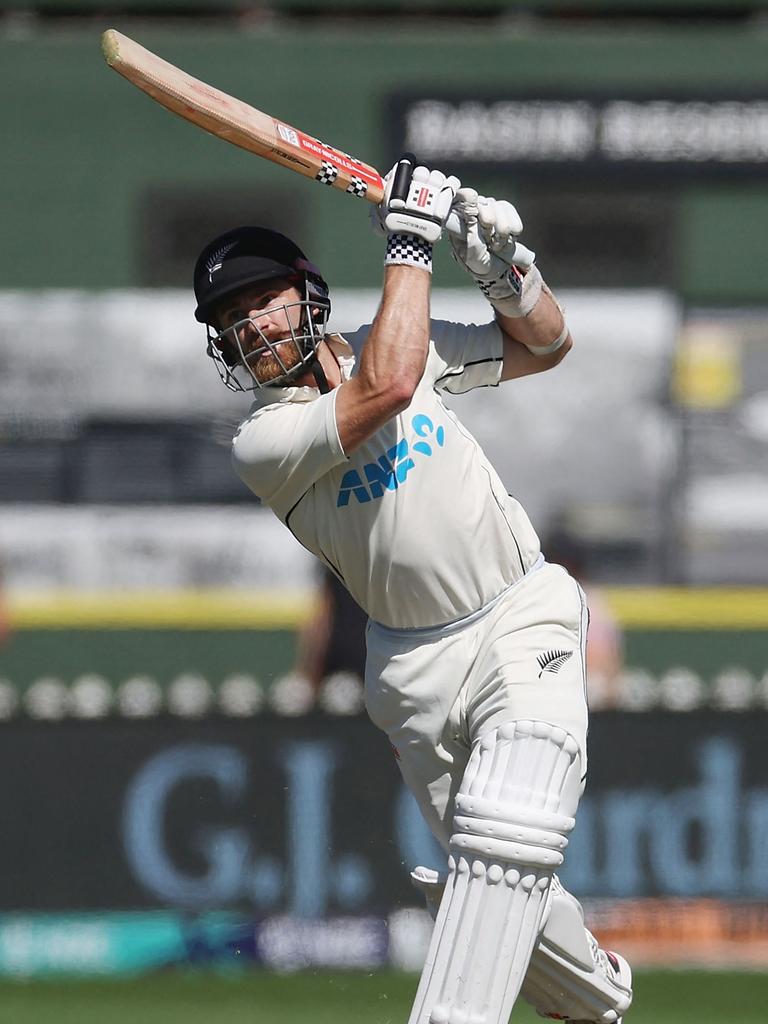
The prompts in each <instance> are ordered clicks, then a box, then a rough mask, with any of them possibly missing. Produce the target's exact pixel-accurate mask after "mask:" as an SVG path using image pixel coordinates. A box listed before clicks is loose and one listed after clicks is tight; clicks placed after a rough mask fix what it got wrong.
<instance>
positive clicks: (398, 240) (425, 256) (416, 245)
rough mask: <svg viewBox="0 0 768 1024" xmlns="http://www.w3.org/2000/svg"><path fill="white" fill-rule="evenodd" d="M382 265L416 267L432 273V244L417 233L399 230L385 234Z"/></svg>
mask: <svg viewBox="0 0 768 1024" xmlns="http://www.w3.org/2000/svg"><path fill="white" fill-rule="evenodd" d="M384 266H385V267H394V266H403V267H418V268H419V269H420V270H426V271H428V272H429V273H430V274H431V273H432V246H431V244H430V243H429V242H425V241H424V239H423V238H419V237H418V235H406V234H402V233H400V232H395V233H394V234H391V235H387V250H386V252H385V254H384Z"/></svg>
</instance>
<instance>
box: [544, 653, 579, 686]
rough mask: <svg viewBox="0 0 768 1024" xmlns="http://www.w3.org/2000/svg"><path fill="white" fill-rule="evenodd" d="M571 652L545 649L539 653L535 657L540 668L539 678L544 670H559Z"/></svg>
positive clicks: (553, 671)
mask: <svg viewBox="0 0 768 1024" xmlns="http://www.w3.org/2000/svg"><path fill="white" fill-rule="evenodd" d="M572 654H573V651H545V652H544V653H543V654H540V655H539V656H538V658H537V659H536V661H538V663H539V668H540V669H541V672H539V679H541V676H542V673H544V672H552V673H555V672H559V671H560V669H561V668H562V667H563V665H564V664H565V663H566V661H568V659H569V658H570V656H571V655H572Z"/></svg>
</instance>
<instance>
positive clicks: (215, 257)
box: [205, 242, 237, 281]
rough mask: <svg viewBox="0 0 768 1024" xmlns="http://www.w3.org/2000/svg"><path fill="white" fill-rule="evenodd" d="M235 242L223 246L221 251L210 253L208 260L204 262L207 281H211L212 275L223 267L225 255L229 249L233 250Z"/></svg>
mask: <svg viewBox="0 0 768 1024" xmlns="http://www.w3.org/2000/svg"><path fill="white" fill-rule="evenodd" d="M236 245H237V242H230V243H229V245H223V246H222V247H221V249H217V250H216V252H213V253H211V255H210V256H209V257H208V259H207V260H206V261H205V269H206V270H207V271H208V280H209V281H213V275H214V274H215V273H216V271H217V270H221V268H222V267H223V266H224V257H225V256H226V255H227V253H228V252H229V250H230V249H234V248H235V246H236Z"/></svg>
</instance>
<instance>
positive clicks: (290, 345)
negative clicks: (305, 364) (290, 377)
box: [247, 336, 302, 384]
mask: <svg viewBox="0 0 768 1024" xmlns="http://www.w3.org/2000/svg"><path fill="white" fill-rule="evenodd" d="M271 344H272V346H273V347H275V348H277V351H278V353H279V355H280V360H279V361H278V358H277V356H276V355H275V354H274V352H273V351H272V350H271V349H265V350H264V351H263V352H259V353H254V354H252V355H249V356H247V360H248V367H249V369H250V370H251V372H252V373H253V375H254V376H255V377H256V379H257V380H258V382H259V383H260V384H269V383H270V381H273V380H275V379H276V378H277V377H282V376H283V374H285V373H286V371H287V370H292V369H293V368H294V366H297V365H298V364H299V363H300V362H301V358H302V357H301V353H300V352H299V349H298V346H297V345H296V342H295V341H294V340H293V338H291V337H290V336H289V337H287V338H283V339H280V340H279V341H273V342H272V343H271ZM281 363H282V365H281Z"/></svg>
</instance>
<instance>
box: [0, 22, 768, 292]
mask: <svg viewBox="0 0 768 1024" xmlns="http://www.w3.org/2000/svg"><path fill="white" fill-rule="evenodd" d="M62 24H63V23H62ZM80 24H82V23H80ZM110 24H111V25H113V26H114V27H116V28H118V29H123V30H124V31H126V32H127V33H128V34H130V35H133V36H134V37H136V38H137V39H138V40H139V41H140V42H142V43H144V44H145V45H147V46H148V47H149V48H150V49H154V50H156V51H157V52H159V53H160V54H162V55H163V56H165V57H166V58H167V59H169V60H171V61H172V62H174V63H177V64H179V65H181V66H182V67H184V68H185V69H186V70H188V71H189V72H191V73H192V74H195V75H197V76H199V77H201V78H204V79H206V80H207V81H209V82H210V83H212V84H214V85H217V86H219V87H220V88H222V89H224V90H225V91H228V92H231V93H234V94H235V95H238V96H240V97H242V98H243V99H246V100H248V101H250V102H252V103H253V104H254V105H256V106H258V107H260V108H262V109H264V110H266V111H268V112H270V113H273V114H274V115H276V116H279V117H281V118H283V119H285V120H286V121H288V122H289V123H292V124H294V125H296V126H297V127H299V128H302V129H304V130H306V131H309V132H310V133H311V134H314V135H316V136H318V137H320V138H322V139H327V140H328V141H329V142H331V143H333V144H335V145H336V146H338V147H339V148H341V149H344V150H346V151H348V152H351V153H354V154H355V155H359V156H360V157H361V158H363V159H365V160H367V161H368V162H370V163H373V164H375V165H377V166H379V167H380V168H382V169H386V167H387V166H388V162H389V161H390V159H391V157H392V153H391V152H390V143H389V141H388V138H387V132H388V125H387V123H386V108H387V102H388V98H389V96H390V94H391V92H393V91H396V90H411V89H413V90H418V89H419V88H420V87H436V88H437V87H439V88H441V89H445V88H450V89H452V90H455V91H459V92H460V91H461V89H462V88H466V90H467V92H468V94H470V93H472V92H477V91H482V90H484V89H485V90H488V91H495V92H498V91H499V90H502V91H503V89H504V87H505V86H509V88H510V90H512V91H513V92H514V90H516V89H519V88H520V87H521V84H522V85H524V86H525V87H526V88H528V89H537V88H548V89H552V90H557V91H561V90H562V91H564V92H568V93H572V94H573V95H578V92H579V90H580V89H585V90H586V89H589V90H593V89H600V90H611V89H616V90H620V89H627V90H631V89H634V90H646V91H648V92H649V93H651V94H654V92H655V93H656V94H658V92H659V90H662V91H663V90H670V91H674V90H675V89H679V90H683V91H686V92H687V91H688V90H691V89H699V90H701V92H702V94H708V95H710V96H711V95H714V96H717V95H719V94H720V93H730V92H733V91H735V90H740V91H742V92H743V93H744V94H745V95H760V94H763V95H765V94H767V93H768V29H765V28H763V29H762V30H761V29H760V28H759V26H758V27H756V28H755V27H750V28H749V29H748V28H747V27H744V28H743V29H742V28H738V29H737V28H733V27H723V25H712V26H710V27H698V28H690V27H686V26H685V25H683V24H675V23H670V24H669V25H667V26H666V27H664V28H663V29H660V28H651V27H644V26H639V27H632V26H627V27H624V28H617V29H614V30H613V31H608V29H607V28H606V27H605V26H597V27H592V28H589V27H585V26H583V25H582V26H580V25H579V23H574V25H573V27H569V28H568V29H564V28H562V27H550V28H548V29H547V30H546V31H544V30H538V31H537V30H535V29H532V30H531V32H530V34H528V33H527V32H526V30H525V29H521V28H520V26H519V24H518V23H510V24H509V26H507V27H505V25H504V23H493V24H489V25H487V26H486V25H483V24H482V23H480V24H478V23H469V24H455V23H453V24H452V23H442V24H439V25H433V26H431V27H429V28H425V27H423V26H422V29H421V30H418V28H417V27H416V26H415V25H414V24H408V25H405V26H403V27H400V28H397V27H388V26H389V25H391V23H384V24H381V23H373V22H366V23H365V25H364V27H362V28H358V29H353V28H350V27H349V26H350V22H345V23H340V24H337V25H334V27H332V28H328V27H316V24H317V23H313V22H312V21H309V22H307V24H306V25H305V26H301V27H297V25H298V24H300V23H297V22H295V21H294V22H289V23H287V27H280V23H279V22H273V23H272V27H269V26H267V27H265V28H262V29H261V30H258V29H256V28H249V27H248V26H247V25H245V26H244V27H241V28H238V29H237V30H235V29H222V28H204V29H203V28H199V27H198V28H191V27H174V28H157V27H148V26H142V25H141V24H138V25H137V24H136V23H135V22H126V21H124V20H123V21H122V22H121V19H120V18H117V19H115V20H114V21H113V22H111V23H107V22H104V23H102V22H100V19H99V18H98V17H96V18H94V19H93V20H92V21H90V22H88V23H87V26H86V27H85V28H78V29H74V28H69V27H66V28H61V27H48V28H44V29H42V30H38V31H36V32H35V33H34V34H29V35H27V34H26V33H24V32H20V33H16V34H15V36H14V34H12V33H6V35H5V36H4V37H2V38H0V80H1V81H2V84H3V93H4V96H5V98H6V99H5V102H4V104H3V106H2V110H0V137H1V138H2V140H3V145H2V147H0V150H1V152H0V181H2V188H1V189H0V223H2V225H3V245H2V247H1V249H0V288H34V287H64V288H69V287H73V288H81V287H85V288H106V287H122V286H126V287H127V286H134V285H137V284H146V283H148V279H147V278H148V275H147V273H146V267H143V266H142V244H144V245H145V246H146V241H145V242H144V243H142V239H141V234H142V231H144V232H145V233H146V230H147V222H146V215H145V219H144V220H143V221H142V220H141V218H140V216H139V215H140V212H141V210H142V203H143V201H144V199H145V198H146V193H147V191H148V190H155V192H156V194H158V195H160V199H159V200H158V202H159V204H160V206H162V195H166V196H168V197H173V196H176V195H178V194H179V193H180V192H181V191H184V190H186V191H187V192H188V194H189V197H190V202H192V203H197V204H199V207H200V211H201V221H204V220H205V217H206V216H209V215H210V210H207V207H208V206H209V204H210V203H211V202H214V201H225V199H226V197H227V196H230V197H231V196H233V195H235V196H237V197H239V199H238V203H239V206H238V209H242V210H244V211H249V210H250V209H251V206H253V208H257V207H258V206H259V204H260V203H262V204H266V205H267V206H268V207H269V208H270V210H271V213H272V216H273V217H274V218H276V219H277V220H279V219H280V215H281V214H283V213H284V214H286V215H287V216H288V217H289V219H291V221H292V223H293V224H294V225H295V224H299V225H300V229H299V230H298V231H297V235H298V236H299V239H300V241H301V242H303V243H304V245H305V247H306V248H308V249H309V250H310V252H311V254H312V256H313V257H314V259H315V260H316V261H317V262H318V263H320V264H321V265H322V266H323V267H324V269H325V271H326V275H327V276H328V278H329V280H330V283H331V285H332V286H334V285H335V286H337V287H338V286H340V285H342V284H343V285H345V286H365V285H375V284H376V283H377V282H378V281H379V279H380V261H381V252H380V249H381V246H380V244H379V242H378V240H377V239H376V238H375V237H374V236H373V235H372V234H371V232H370V231H369V228H368V225H367V219H366V212H367V211H366V208H365V207H366V204H363V203H358V202H357V201H355V200H352V199H349V200H348V199H347V197H345V196H341V195H339V194H338V193H336V192H332V191H331V190H330V189H327V190H323V189H321V188H319V187H317V186H315V185H314V184H313V183H311V182H308V181H306V180H304V179H301V178H299V177H297V176H295V175H291V174H289V173H288V172H287V171H285V170H283V169H281V168H274V167H272V166H271V165H268V164H267V163H266V162H264V161H260V160H257V159H255V158H253V157H251V156H249V155H248V154H246V153H244V152H242V151H240V150H237V149H235V148H234V147H231V146H228V145H226V144H224V143H222V142H219V141H218V140H215V139H212V138H211V137H209V136H207V135H205V134H204V133H202V132H200V131H198V130H196V129H194V128H192V127H190V126H189V125H187V124H185V123H183V122H181V121H179V120H177V119H175V118H174V117H172V116H171V115H170V114H167V113H166V112H165V111H163V110H161V109H160V108H158V107H157V106H156V105H155V104H153V103H152V102H151V101H150V100H148V99H147V98H145V97H143V96H142V95H140V94H139V93H137V92H136V91H135V90H134V89H133V88H132V87H131V86H130V85H128V83H126V82H125V81H123V80H122V79H120V78H119V77H118V76H117V75H115V74H114V73H113V72H111V71H109V70H108V69H107V68H106V66H105V65H104V63H103V61H102V58H101V54H100V48H99V36H100V33H101V31H102V30H103V29H104V28H107V27H110ZM361 24H362V23H361ZM473 183H474V184H476V185H477V186H478V187H479V188H480V189H481V190H488V191H491V190H494V191H495V192H497V193H501V194H503V195H505V196H510V197H512V198H514V199H515V201H516V202H517V203H518V205H519V206H520V209H521V211H522V212H523V214H525V194H524V188H523V187H522V185H521V184H518V183H516V181H515V176H514V172H513V170H511V169H510V171H509V172H508V173H503V174H495V175H488V176H486V177H482V176H480V179H479V180H477V181H476V182H473ZM163 190H164V191H163ZM222 197H224V198H222ZM675 209H676V213H675V219H676V252H675V259H674V271H673V273H672V275H671V280H670V281H669V285H670V287H672V288H674V289H676V290H677V291H679V293H680V294H681V295H682V296H683V297H684V298H685V299H688V300H690V301H705V302H707V303H711V302H713V301H714V302H726V303H727V302H761V301H766V300H768V275H766V274H765V266H766V265H767V264H768V242H767V241H766V235H767V234H768V233H766V231H765V228H764V225H765V223H766V220H767V219H768V191H767V190H766V189H765V187H764V182H763V181H759V182H755V181H754V180H753V181H752V183H751V184H750V183H743V182H742V183H739V182H731V183H728V181H727V180H725V181H721V182H718V183H712V182H710V181H708V180H706V179H702V180H701V181H699V182H691V181H690V180H689V181H688V183H687V184H684V185H681V186H680V192H679V195H678V198H677V199H676V205H675ZM257 212H258V211H257ZM207 224H208V222H207V221H206V224H205V227H203V225H202V223H201V228H200V231H201V238H200V239H199V240H196V239H195V238H190V239H188V240H182V242H181V244H182V245H184V246H186V247H187V248H188V249H189V251H190V260H191V259H192V257H193V255H194V251H195V248H196V246H197V244H198V241H202V240H203V238H204V237H206V236H207V234H208V226H207ZM150 226H151V225H150ZM228 226H229V224H228V223H227V224H222V225H221V227H222V228H224V227H228ZM530 241H531V243H532V244H534V245H535V239H530ZM628 244H631V239H628ZM540 255H541V254H540ZM715 256H716V258H715ZM438 272H439V273H440V275H441V283H442V284H446V285H448V284H451V283H456V282H457V281H458V280H460V278H459V277H458V271H457V270H456V269H455V268H454V267H453V266H452V265H451V264H450V261H449V260H448V258H447V257H446V256H445V255H444V254H442V253H441V254H440V258H439V261H438ZM600 283H601V282H600V281H595V282H594V286H599V285H600Z"/></svg>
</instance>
